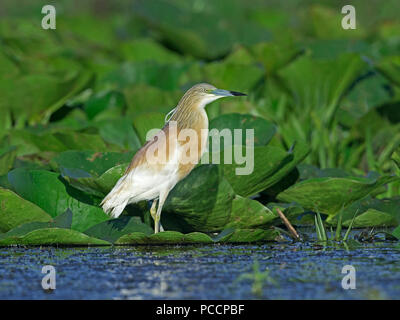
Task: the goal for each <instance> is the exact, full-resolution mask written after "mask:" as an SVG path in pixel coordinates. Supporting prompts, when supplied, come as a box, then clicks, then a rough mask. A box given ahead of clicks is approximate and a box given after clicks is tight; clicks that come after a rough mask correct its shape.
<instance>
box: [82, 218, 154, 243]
mask: <svg viewBox="0 0 400 320" xmlns="http://www.w3.org/2000/svg"><path fill="white" fill-rule="evenodd" d="M134 232H140V233H143V234H145V235H150V234H152V233H153V229H152V228H150V227H149V226H148V225H147V224H144V223H143V222H142V221H141V219H140V218H139V217H128V216H123V217H119V218H117V219H111V220H108V221H103V222H101V223H99V224H97V225H94V226H92V227H91V228H89V229H88V230H86V231H85V232H84V233H85V234H87V235H89V236H91V237H94V238H98V239H103V240H106V241H108V242H111V243H114V242H115V241H116V240H118V239H119V238H121V237H122V236H123V235H125V234H128V233H134Z"/></svg>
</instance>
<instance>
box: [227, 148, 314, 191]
mask: <svg viewBox="0 0 400 320" xmlns="http://www.w3.org/2000/svg"><path fill="white" fill-rule="evenodd" d="M233 150H234V149H231V150H228V149H227V150H225V151H224V152H221V153H220V159H221V162H222V161H223V159H225V158H224V157H225V153H226V152H231V153H233ZM252 152H254V157H251V154H252ZM308 152H309V148H308V146H306V145H305V144H303V143H297V144H296V145H295V147H294V150H293V152H286V151H285V150H283V149H281V148H278V147H273V146H265V147H254V148H245V147H242V151H241V154H242V155H248V156H247V157H248V164H247V165H248V168H249V170H250V169H251V165H252V162H253V165H254V166H253V170H252V172H251V173H250V174H243V172H241V174H238V173H239V172H238V171H237V169H238V168H239V169H240V170H243V169H242V168H244V167H245V164H238V163H232V164H221V167H222V169H223V172H224V177H225V178H226V179H227V180H228V181H229V183H230V184H231V186H232V188H233V189H234V190H235V192H236V193H237V194H238V195H240V196H242V197H248V196H251V195H255V194H257V193H259V192H261V191H262V190H264V189H266V188H269V187H271V186H273V185H274V184H276V183H278V182H279V181H280V180H281V179H282V178H284V177H285V176H286V175H287V174H289V173H290V172H291V171H292V170H293V169H294V168H295V167H296V165H297V164H298V163H299V162H300V161H302V160H303V159H304V158H305V157H306V156H307V154H308ZM231 159H235V158H234V155H233V154H232V158H231Z"/></svg>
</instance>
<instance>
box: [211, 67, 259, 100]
mask: <svg viewBox="0 0 400 320" xmlns="http://www.w3.org/2000/svg"><path fill="white" fill-rule="evenodd" d="M204 76H205V79H206V81H207V82H209V83H213V84H214V85H215V86H216V87H217V88H226V89H227V90H234V91H239V92H243V93H247V92H249V91H250V90H251V89H253V88H254V87H255V86H256V84H257V83H258V82H259V81H260V80H261V79H262V77H263V76H264V70H262V69H261V68H260V67H258V66H256V65H252V64H237V63H230V62H224V61H223V62H213V63H209V64H207V65H206V66H205V67H204Z"/></svg>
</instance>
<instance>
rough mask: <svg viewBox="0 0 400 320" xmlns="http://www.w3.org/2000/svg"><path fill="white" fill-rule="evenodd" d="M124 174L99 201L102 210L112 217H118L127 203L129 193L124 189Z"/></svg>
mask: <svg viewBox="0 0 400 320" xmlns="http://www.w3.org/2000/svg"><path fill="white" fill-rule="evenodd" d="M125 179H126V176H123V177H121V178H120V179H119V180H118V182H117V183H116V185H115V186H114V188H112V190H111V191H110V192H109V193H108V195H107V196H106V197H105V198H104V199H103V201H102V202H101V203H100V205H101V206H102V208H103V210H104V212H106V213H107V214H109V215H110V216H111V217H113V218H118V217H119V216H120V214H121V213H122V211H124V208H125V207H126V205H127V204H128V201H129V198H130V194H129V193H128V192H127V191H126V185H125V184H126V181H125Z"/></svg>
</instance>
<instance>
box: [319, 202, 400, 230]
mask: <svg viewBox="0 0 400 320" xmlns="http://www.w3.org/2000/svg"><path fill="white" fill-rule="evenodd" d="M355 213H357V215H356V217H355V219H354V224H353V226H354V227H356V228H365V227H375V226H376V227H378V226H397V225H398V224H400V197H394V198H389V199H374V198H372V197H371V196H368V197H366V198H365V199H361V200H359V201H355V202H354V203H352V204H351V205H349V206H348V207H347V208H344V209H343V212H342V224H343V225H344V226H349V225H350V223H351V220H352V219H353V216H354V214H355ZM337 219H338V217H337V216H330V217H328V219H327V222H328V223H329V224H331V225H336V224H337Z"/></svg>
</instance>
